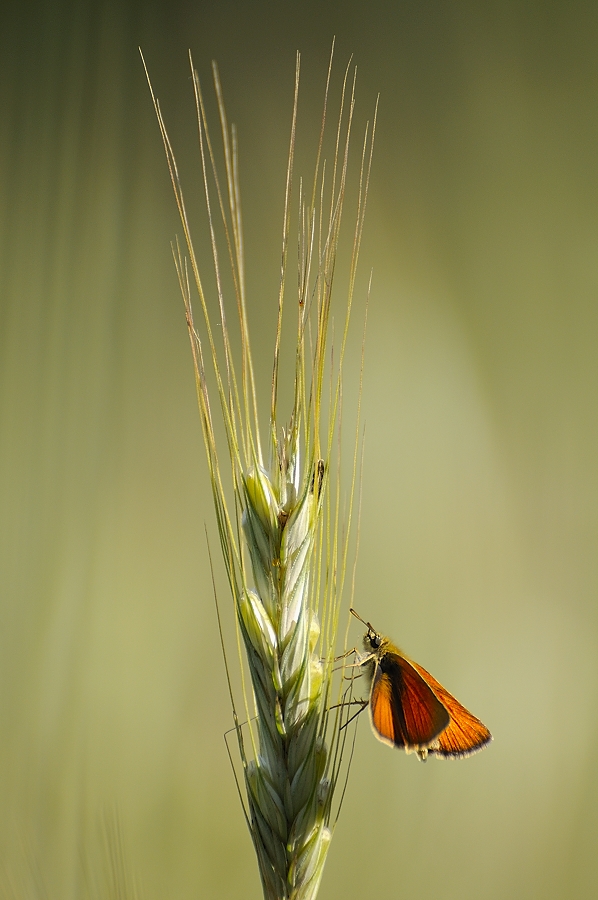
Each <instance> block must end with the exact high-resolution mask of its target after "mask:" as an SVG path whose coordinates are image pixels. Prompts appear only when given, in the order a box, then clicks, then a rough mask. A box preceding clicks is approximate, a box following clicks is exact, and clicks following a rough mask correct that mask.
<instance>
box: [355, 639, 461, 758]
mask: <svg viewBox="0 0 598 900" xmlns="http://www.w3.org/2000/svg"><path fill="white" fill-rule="evenodd" d="M370 713H371V719H372V725H373V726H374V730H375V731H376V733H377V735H378V736H379V737H380V739H381V740H383V741H385V742H387V743H390V744H392V745H393V746H395V747H399V748H404V749H405V750H406V751H407V752H409V751H411V750H418V749H425V748H427V747H429V746H430V745H431V744H433V743H434V742H435V741H436V739H437V738H438V737H439V735H441V733H442V732H443V730H444V729H445V728H446V727H447V725H448V724H449V721H450V719H449V713H448V712H447V710H446V708H445V707H444V705H443V703H442V701H441V700H439V699H438V697H437V696H436V694H435V693H434V691H433V690H432V689H431V688H430V687H429V686H428V684H427V683H426V681H425V679H424V678H422V676H421V675H420V674H419V672H418V671H417V670H416V669H415V668H414V666H413V665H412V664H411V663H410V662H409V661H408V660H407V659H405V658H404V657H403V656H401V655H399V654H398V653H392V652H387V653H385V654H384V656H383V657H382V658H381V659H380V661H378V662H377V664H376V670H375V673H374V678H373V681H372V689H371V695H370Z"/></svg>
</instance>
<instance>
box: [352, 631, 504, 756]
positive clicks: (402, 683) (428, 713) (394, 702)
mask: <svg viewBox="0 0 598 900" xmlns="http://www.w3.org/2000/svg"><path fill="white" fill-rule="evenodd" d="M361 621H363V620H361ZM364 624H365V625H367V629H368V630H367V632H366V633H365V636H364V639H363V646H364V650H365V653H364V654H363V655H362V656H360V657H358V659H357V664H358V665H359V666H362V667H363V669H364V670H365V672H366V675H367V676H368V677H369V679H370V697H369V702H368V705H369V710H370V721H371V724H372V729H373V731H374V734H375V735H376V737H377V738H379V740H381V741H383V742H384V743H386V744H390V745H391V746H393V747H397V748H398V749H401V750H405V752H406V753H417V755H418V756H419V758H420V759H426V757H427V756H428V754H430V753H432V754H434V755H435V756H438V757H440V758H443V759H456V758H459V757H463V756H469V755H470V754H472V753H475V752H476V751H478V750H481V749H482V748H483V747H485V746H486V744H488V743H489V742H490V741H491V740H492V735H491V734H490V732H489V731H488V729H487V728H486V726H485V725H484V724H483V723H482V722H480V720H479V719H476V717H475V716H474V715H472V714H471V713H470V712H469V710H467V709H465V707H464V706H462V705H461V704H460V703H459V701H458V700H456V699H455V697H453V695H452V694H449V692H448V691H447V690H446V688H444V687H443V686H442V685H441V684H440V683H439V682H438V681H436V679H435V678H433V677H432V675H430V673H429V672H427V671H426V670H425V669H424V668H423V667H422V666H420V665H418V664H417V663H416V662H413V660H410V659H409V658H408V657H407V656H405V654H404V653H403V652H402V651H401V650H399V648H398V647H395V645H394V644H393V643H391V641H390V640H389V639H388V638H386V637H384V636H383V635H381V634H378V632H377V631H374V629H373V628H372V626H371V625H370V624H369V623H367V622H366V623H364Z"/></svg>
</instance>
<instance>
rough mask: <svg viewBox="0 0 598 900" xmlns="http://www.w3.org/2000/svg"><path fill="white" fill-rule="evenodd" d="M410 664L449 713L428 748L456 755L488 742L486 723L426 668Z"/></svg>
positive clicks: (465, 754)
mask: <svg viewBox="0 0 598 900" xmlns="http://www.w3.org/2000/svg"><path fill="white" fill-rule="evenodd" d="M412 665H413V667H414V668H415V669H416V671H417V672H418V673H419V675H420V676H421V677H422V679H423V680H424V681H425V682H426V684H427V685H428V686H429V687H430V688H431V690H432V691H433V692H434V694H435V695H436V697H437V698H438V700H440V702H441V703H442V705H443V706H444V707H446V709H447V710H448V713H449V716H450V722H449V724H448V725H447V727H446V728H445V729H444V731H443V732H442V734H439V735H438V737H437V739H436V740H435V741H433V743H432V744H430V745H429V748H428V749H429V752H430V753H434V754H435V755H436V756H439V757H442V758H449V759H450V758H452V759H457V758H458V757H461V756H470V755H471V754H472V753H476V752H477V751H478V750H481V749H482V748H483V747H485V746H486V744H489V743H490V741H491V740H492V735H491V734H490V732H489V731H488V729H487V728H486V726H485V725H484V724H483V723H482V722H480V720H479V719H476V717H475V716H473V715H472V714H471V713H470V712H469V710H468V709H465V707H464V706H462V705H461V704H460V703H459V701H458V700H455V698H454V697H453V695H452V694H449V692H448V691H447V690H446V688H443V686H442V685H441V684H439V682H438V681H436V679H435V678H433V677H432V676H431V675H430V673H429V672H426V670H425V669H424V668H422V667H421V666H418V664H417V663H412Z"/></svg>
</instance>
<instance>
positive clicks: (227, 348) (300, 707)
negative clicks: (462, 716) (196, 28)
mask: <svg viewBox="0 0 598 900" xmlns="http://www.w3.org/2000/svg"><path fill="white" fill-rule="evenodd" d="M190 62H191V72H192V76H193V84H194V89H195V100H196V108H197V124H198V132H199V149H200V156H201V164H202V173H203V183H204V192H205V200H206V205H207V212H208V222H209V228H210V235H211V243H212V254H213V261H214V271H215V273H216V284H217V302H218V306H217V310H218V316H219V321H220V323H221V326H222V346H221V348H219V349H218V348H217V347H216V341H215V336H214V330H213V328H212V324H211V321H212V320H211V317H210V311H209V307H208V302H207V299H206V296H205V294H204V289H203V285H202V279H201V277H200V273H199V268H198V264H197V260H196V256H195V252H194V249H193V243H192V240H191V234H190V230H189V223H188V219H187V213H186V209H185V204H184V200H183V194H182V190H181V186H180V181H179V175H178V171H177V167H176V162H175V159H174V154H173V152H172V147H171V144H170V140H169V138H168V134H167V132H166V128H165V125H164V121H163V118H162V114H161V111H160V107H159V104H158V102H157V100H156V98H155V97H154V94H153V91H152V98H153V100H154V105H155V109H156V114H157V116H158V122H159V124H160V129H161V132H162V138H163V141H164V147H165V150H166V156H167V160H168V165H169V170H170V175H171V180H172V185H173V188H174V193H175V197H176V201H177V205H178V209H179V213H180V217H181V222H182V226H183V231H184V236H185V243H186V247H187V252H188V254H189V262H187V260H186V259H185V258H184V257H183V254H182V251H181V249H180V247H179V245H178V242H177V244H176V245H175V248H174V257H175V264H176V268H177V273H178V278H179V283H180V287H181V291H182V294H183V298H184V301H185V309H186V315H187V323H188V326H189V335H190V338H191V348H192V352H193V359H194V364H195V375H196V384H197V395H198V401H199V409H200V415H201V422H202V429H203V438H204V443H205V449H206V454H207V460H208V466H209V472H210V478H211V484H212V493H213V499H214V506H215V510H216V519H217V523H218V531H219V537H220V544H221V549H222V553H223V558H224V562H225V567H226V572H227V576H228V581H229V585H230V589H231V593H232V597H233V601H234V605H235V610H236V614H237V615H236V621H237V626H238V631H239V633H240V636H241V639H242V644H243V646H244V648H245V654H246V664H247V667H248V672H249V680H250V684H251V691H250V692H249V691H245V704H246V708H247V710H248V711H249V707H250V706H253V707H254V709H255V712H256V716H255V722H256V723H257V724H254V723H252V721H251V719H252V716H251V714H250V713H249V714H248V715H247V718H248V719H249V723H248V725H247V732H246V733H245V732H244V730H243V728H242V727H241V726H240V725H239V717H238V716H237V712H236V706H235V702H234V698H233V695H232V690H231V700H232V701H233V715H234V721H235V728H236V733H237V738H238V743H239V750H240V755H241V760H242V764H243V770H244V781H245V794H246V804H245V812H246V817H247V822H248V825H249V829H250V832H251V836H252V839H253V843H254V846H255V850H256V854H257V859H258V865H259V871H260V875H261V880H262V886H263V891H264V896H265V898H267V900H283V898H284V900H291V898H292V900H312V898H315V896H316V893H317V890H318V886H319V883H320V879H321V877H322V870H323V866H324V861H325V859H326V854H327V850H328V847H329V844H330V839H331V836H332V829H333V825H334V821H333V818H334V815H333V808H332V801H333V796H334V792H335V788H336V786H337V784H338V782H339V778H340V773H341V759H342V750H343V746H344V742H345V740H346V731H341V729H340V722H341V717H342V706H341V707H340V708H337V709H336V710H335V711H334V712H332V710H331V703H330V697H331V693H332V677H333V676H332V672H333V662H334V653H335V641H336V633H337V627H338V620H339V609H340V598H341V594H342V590H343V584H344V580H345V571H346V565H347V556H348V552H349V533H350V524H351V516H352V510H353V496H354V487H355V472H356V460H357V455H356V453H357V449H355V454H354V457H353V468H352V471H353V475H352V479H351V481H350V485H349V488H348V490H347V491H346V492H345V493H346V494H348V498H349V499H348V503H347V505H346V508H345V511H344V515H343V511H342V509H341V483H340V468H341V466H340V450H339V449H338V447H339V446H340V442H337V440H336V438H337V437H338V429H339V425H338V422H339V418H340V408H341V377H342V368H343V361H344V355H345V346H346V339H347V328H348V323H349V315H350V311H351V305H352V300H353V292H354V286H355V271H356V266H357V258H358V254H359V246H360V243H361V234H362V228H363V219H364V214H365V205H366V198H367V188H368V183H369V173H370V166H371V154H372V146H373V134H374V127H373V128H372V129H369V128H366V132H365V137H364V142H363V150H362V154H361V167H360V170H359V171H360V174H359V182H358V191H357V208H356V212H355V218H354V227H353V229H352V232H351V240H352V247H351V253H350V265H349V270H348V272H347V273H346V274H347V276H348V289H347V294H346V299H345V303H344V309H343V310H342V312H343V316H344V325H343V328H342V333H341V337H340V346H339V348H338V349H337V350H336V351H335V354H332V353H331V352H330V348H329V340H328V334H329V322H330V317H331V299H332V286H333V282H334V274H335V264H336V260H337V249H338V245H339V237H340V231H341V221H342V217H343V208H344V202H345V192H346V185H347V172H348V155H349V138H350V134H351V125H352V121H353V108H354V89H355V75H353V78H352V80H351V79H350V78H349V66H347V69H346V71H345V77H344V81H343V86H342V93H341V103H340V114H339V117H338V124H337V127H336V132H335V137H334V142H333V151H332V166H331V169H332V171H331V173H330V174H329V176H327V177H325V173H326V164H325V162H324V158H323V147H324V134H325V124H326V115H327V113H326V110H327V101H328V90H329V84H330V75H331V68H332V56H331V60H330V66H329V69H328V77H327V82H326V91H325V103H324V114H323V118H322V128H321V134H320V140H319V145H318V152H317V161H316V166H315V173H314V178H313V187H312V191H311V196H308V197H307V198H305V196H304V191H303V186H302V185H301V186H300V188H299V192H298V193H299V202H298V228H297V246H298V288H297V296H296V298H295V301H294V305H295V308H296V311H297V314H298V316H297V339H296V351H295V358H294V361H293V364H292V371H293V372H294V375H293V376H292V377H293V378H294V402H293V406H292V410H291V414H290V417H289V419H288V424H287V425H286V427H284V428H282V427H281V425H280V422H279V418H278V383H279V375H280V352H281V333H282V321H283V308H284V303H285V297H286V294H287V293H289V289H288V288H287V285H286V273H287V256H288V249H289V245H290V236H291V230H292V229H291V219H292V211H291V209H292V184H293V162H294V148H295V132H296V121H297V97H298V88H299V55H298V56H297V66H296V76H295V97H294V104H293V116H292V126H291V139H290V150H289V160H288V168H287V179H286V191H285V212H284V222H283V240H282V264H281V278H280V290H279V296H278V313H277V330H276V342H275V348H274V364H273V374H272V385H271V395H270V422H269V432H268V451H267V454H264V452H263V450H262V442H261V438H260V429H259V424H258V414H257V407H258V404H257V399H256V386H255V380H254V373H253V364H252V357H251V346H250V342H249V332H248V325H247V313H246V298H245V286H244V267H243V240H242V226H241V213H240V202H239V186H238V173H237V145H236V134H235V130H234V127H233V128H229V125H228V123H227V119H226V113H225V108H224V103H223V99H222V91H221V87H220V81H219V78H218V72H217V69H216V67H215V66H214V68H213V73H214V84H215V90H216V96H217V100H218V108H219V113H220V125H221V133H222V141H223V155H224V163H225V170H226V186H225V188H224V189H223V188H222V186H221V184H220V181H219V179H218V174H217V168H216V164H215V153H214V149H213V145H212V142H211V139H210V134H209V130H208V126H207V120H206V113H205V108H204V103H203V98H202V93H201V89H200V84H199V79H198V77H197V73H196V71H195V69H194V67H193V63H192V61H191V58H190ZM146 71H147V70H146ZM148 81H149V78H148ZM150 90H151V84H150ZM374 126H375V117H374ZM215 210H217V212H218V214H219V216H220V218H221V221H222V226H223V229H224V235H225V249H226V252H227V254H228V258H229V263H230V269H231V272H232V278H233V285H234V295H235V302H236V309H237V316H238V321H239V327H240V333H241V347H242V351H241V359H240V364H239V361H238V360H236V359H234V356H233V352H232V349H231V343H230V340H229V331H228V327H227V316H226V313H227V305H226V303H225V297H224V289H223V287H222V284H223V280H222V278H221V268H220V258H219V252H218V242H217V239H216V231H215V226H214V221H215V216H216V212H215ZM189 270H191V273H192V279H193V282H194V285H195V289H196V291H197V294H198V297H199V302H200V304H201V308H202V312H203V320H204V327H205V337H204V338H202V337H200V334H199V331H198V329H197V328H196V326H195V323H194V318H193V310H192V305H191V286H190V274H189ZM287 303H288V301H287ZM204 342H206V343H207V348H208V350H207V354H206V353H205V351H204ZM206 355H207V357H208V359H209V360H210V362H211V368H212V371H213V375H214V377H215V384H216V388H215V390H216V392H217V395H218V401H219V406H220V411H221V415H222V418H223V421H224V426H225V432H226V439H227V449H228V453H227V457H228V459H229V460H230V470H229V472H230V489H231V494H230V496H232V503H231V502H230V501H229V499H228V496H229V495H228V493H227V488H226V487H225V482H226V481H227V478H228V475H226V470H227V469H228V465H227V466H226V467H221V465H220V461H219V456H218V450H217V444H216V436H215V430H214V423H213V414H212V407H211V405H210V393H209V390H208V382H207V376H206V367H205V359H206ZM325 385H329V389H328V391H327V394H328V396H327V397H325V393H326V392H325ZM341 529H342V530H341ZM248 694H249V696H247V695H248ZM339 709H340V711H339Z"/></svg>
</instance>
